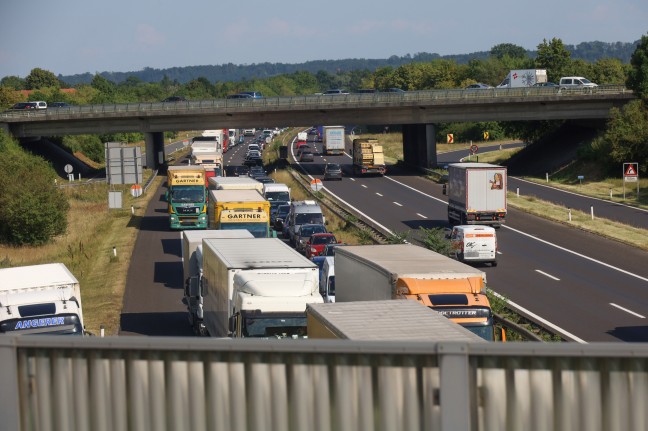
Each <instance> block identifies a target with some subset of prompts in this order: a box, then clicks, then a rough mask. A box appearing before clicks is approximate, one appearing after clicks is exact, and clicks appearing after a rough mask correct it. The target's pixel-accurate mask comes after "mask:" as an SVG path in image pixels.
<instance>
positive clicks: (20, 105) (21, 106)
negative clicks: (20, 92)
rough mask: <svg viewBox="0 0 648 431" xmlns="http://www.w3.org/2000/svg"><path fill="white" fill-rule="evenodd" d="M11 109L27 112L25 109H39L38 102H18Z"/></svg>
mask: <svg viewBox="0 0 648 431" xmlns="http://www.w3.org/2000/svg"><path fill="white" fill-rule="evenodd" d="M11 109H15V110H25V109H38V106H37V104H36V102H18V103H16V104H14V105H13V106H12V107H11Z"/></svg>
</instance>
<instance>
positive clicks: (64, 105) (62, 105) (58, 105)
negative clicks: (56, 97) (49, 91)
mask: <svg viewBox="0 0 648 431" xmlns="http://www.w3.org/2000/svg"><path fill="white" fill-rule="evenodd" d="M69 106H72V105H70V104H69V103H67V102H52V103H50V104H49V105H47V107H48V108H67V107H69Z"/></svg>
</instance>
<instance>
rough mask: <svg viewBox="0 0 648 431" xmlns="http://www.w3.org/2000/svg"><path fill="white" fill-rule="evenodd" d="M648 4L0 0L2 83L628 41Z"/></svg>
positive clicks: (581, 0)
mask: <svg viewBox="0 0 648 431" xmlns="http://www.w3.org/2000/svg"><path fill="white" fill-rule="evenodd" d="M643 35H648V1H646V0H615V1H611V0H560V1H557V0H545V1H543V2H529V3H526V2H514V1H506V2H505V1H498V0H495V1H491V2H484V1H483V0H447V1H444V2H441V1H432V0H416V1H414V0H399V1H393V0H372V1H358V0H355V1H354V0H346V1H342V0H324V1H312V0H305V1H303V0H302V1H293V0H275V1H267V0H265V1H260V0H238V1H231V0H230V1H227V0H225V1H219V0H185V1H177V0H176V1H168V0H156V1H154V0H129V1H126V0H107V1H106V0H104V1H98V0H59V1H52V0H27V1H26V0H0V78H2V77H5V76H19V77H21V78H24V77H26V76H27V75H28V74H29V73H30V71H31V70H32V69H34V68H41V69H45V70H48V71H50V72H53V73H54V74H55V75H59V74H60V75H73V74H81V73H86V72H89V73H92V74H94V73H98V72H131V71H138V70H142V69H144V68H146V67H150V68H155V69H164V68H169V67H184V66H199V65H220V64H227V63H233V64H243V65H244V64H254V63H264V62H270V63H303V62H306V61H310V60H339V59H346V58H372V59H376V58H388V57H390V56H392V55H397V56H404V55H406V54H412V55H413V54H416V53H419V52H428V53H437V54H440V55H449V54H469V53H472V52H478V51H488V50H490V49H491V48H492V47H493V46H495V45H498V44H501V43H512V44H514V45H518V46H521V47H523V48H526V49H531V50H533V49H536V48H537V46H538V45H539V44H540V43H542V42H543V40H545V39H546V40H547V41H549V40H551V39H553V38H558V39H561V40H562V42H563V43H564V44H565V45H577V44H579V43H581V42H593V41H601V42H634V41H636V40H638V39H640V38H641V36H643Z"/></svg>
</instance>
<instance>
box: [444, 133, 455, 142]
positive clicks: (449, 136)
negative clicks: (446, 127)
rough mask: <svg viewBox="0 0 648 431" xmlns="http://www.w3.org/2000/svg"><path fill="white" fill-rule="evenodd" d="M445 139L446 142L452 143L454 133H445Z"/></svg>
mask: <svg viewBox="0 0 648 431" xmlns="http://www.w3.org/2000/svg"><path fill="white" fill-rule="evenodd" d="M446 140H447V141H448V144H453V143H454V135H453V134H452V133H448V134H447V135H446Z"/></svg>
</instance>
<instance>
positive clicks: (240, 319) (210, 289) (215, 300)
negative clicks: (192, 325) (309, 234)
mask: <svg viewBox="0 0 648 431" xmlns="http://www.w3.org/2000/svg"><path fill="white" fill-rule="evenodd" d="M202 251H203V277H202V285H201V290H202V294H203V313H204V320H203V322H204V324H205V328H206V332H207V334H208V335H210V336H212V337H227V336H232V337H237V338H238V337H261V338H271V337H277V338H285V337H291V338H292V337H299V336H303V335H305V333H306V304H310V303H315V302H323V299H322V296H321V295H320V294H319V288H318V275H319V269H318V267H317V265H315V264H314V263H313V262H311V261H310V260H308V259H306V258H305V257H304V256H302V255H300V254H299V253H297V251H295V250H294V249H293V248H291V247H289V246H288V245H286V244H285V243H284V242H283V241H281V240H279V239H276V238H254V239H205V240H203V250H202Z"/></svg>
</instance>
